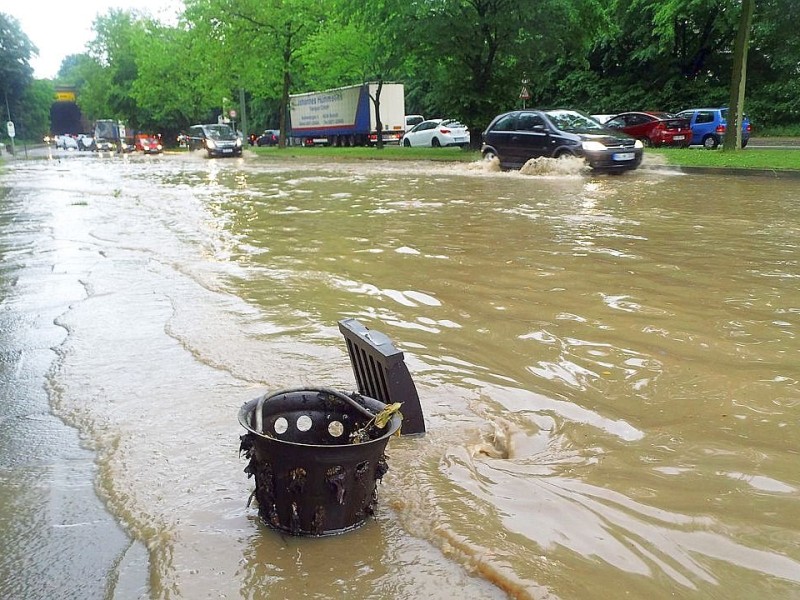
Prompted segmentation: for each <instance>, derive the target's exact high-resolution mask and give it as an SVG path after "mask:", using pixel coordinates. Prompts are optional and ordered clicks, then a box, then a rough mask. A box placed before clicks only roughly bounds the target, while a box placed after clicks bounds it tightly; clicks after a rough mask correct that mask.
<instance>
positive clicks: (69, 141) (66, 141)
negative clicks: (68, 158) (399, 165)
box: [56, 135, 78, 150]
mask: <svg viewBox="0 0 800 600" xmlns="http://www.w3.org/2000/svg"><path fill="white" fill-rule="evenodd" d="M56 147H58V143H56ZM61 147H62V148H63V149H64V150H77V149H78V140H76V139H75V138H74V137H72V136H71V135H62V136H61Z"/></svg>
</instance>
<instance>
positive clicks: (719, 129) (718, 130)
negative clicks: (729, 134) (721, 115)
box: [714, 125, 725, 133]
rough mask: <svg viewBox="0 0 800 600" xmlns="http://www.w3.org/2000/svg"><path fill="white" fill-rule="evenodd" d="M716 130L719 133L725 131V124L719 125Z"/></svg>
mask: <svg viewBox="0 0 800 600" xmlns="http://www.w3.org/2000/svg"><path fill="white" fill-rule="evenodd" d="M714 131H716V132H717V133H725V125H717V128H716V129H715V130H714Z"/></svg>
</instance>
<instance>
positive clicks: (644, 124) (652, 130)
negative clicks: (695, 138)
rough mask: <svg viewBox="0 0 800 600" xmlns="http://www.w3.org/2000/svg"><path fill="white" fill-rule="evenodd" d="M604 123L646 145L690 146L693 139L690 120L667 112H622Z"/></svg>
mask: <svg viewBox="0 0 800 600" xmlns="http://www.w3.org/2000/svg"><path fill="white" fill-rule="evenodd" d="M604 125H605V126H606V127H608V128H609V129H616V130H617V131H622V132H623V133H627V134H628V135H630V136H631V137H635V138H636V139H638V140H641V141H642V143H643V144H644V145H645V146H678V147H680V148H688V147H689V143H690V142H691V141H692V128H691V126H690V125H689V120H688V119H683V118H679V117H676V116H675V115H672V114H670V113H665V112H626V113H621V114H618V115H616V116H613V117H611V118H610V119H609V120H608V121H606V122H605V123H604Z"/></svg>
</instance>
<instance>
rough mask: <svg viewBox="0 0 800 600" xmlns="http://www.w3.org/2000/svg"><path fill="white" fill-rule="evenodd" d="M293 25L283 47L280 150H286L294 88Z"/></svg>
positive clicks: (288, 27)
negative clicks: (292, 67) (292, 66)
mask: <svg viewBox="0 0 800 600" xmlns="http://www.w3.org/2000/svg"><path fill="white" fill-rule="evenodd" d="M292 37H293V32H292V24H291V22H289V23H286V38H285V40H284V41H285V43H284V46H283V90H282V92H281V106H280V108H279V112H278V121H279V126H280V134H279V135H278V148H281V149H283V148H286V132H287V131H289V91H290V90H291V87H292V74H291V72H290V71H289V69H290V67H291V64H292Z"/></svg>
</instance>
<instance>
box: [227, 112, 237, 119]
mask: <svg viewBox="0 0 800 600" xmlns="http://www.w3.org/2000/svg"><path fill="white" fill-rule="evenodd" d="M228 114H230V116H231V119H235V118H236V111H235V110H231V111H229V113H228Z"/></svg>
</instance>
